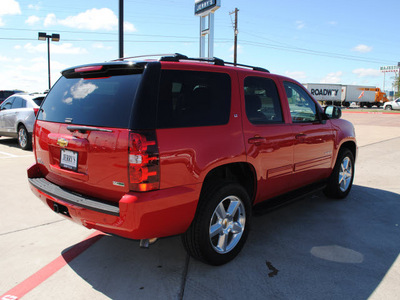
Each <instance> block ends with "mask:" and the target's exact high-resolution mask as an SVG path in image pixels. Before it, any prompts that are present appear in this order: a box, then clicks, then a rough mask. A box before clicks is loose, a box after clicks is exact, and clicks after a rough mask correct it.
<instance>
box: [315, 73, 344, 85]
mask: <svg viewBox="0 0 400 300" xmlns="http://www.w3.org/2000/svg"><path fill="white" fill-rule="evenodd" d="M342 75H343V72H342V71H338V72H332V73H329V74H328V75H326V76H325V77H324V78H322V79H321V80H320V83H341V82H342V78H341V77H342Z"/></svg>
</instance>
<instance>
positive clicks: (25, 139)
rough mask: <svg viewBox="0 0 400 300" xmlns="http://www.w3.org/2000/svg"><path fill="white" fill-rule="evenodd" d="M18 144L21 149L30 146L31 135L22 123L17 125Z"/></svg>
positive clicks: (26, 148)
mask: <svg viewBox="0 0 400 300" xmlns="http://www.w3.org/2000/svg"><path fill="white" fill-rule="evenodd" d="M18 144H19V146H20V147H21V149H22V150H28V149H31V148H32V137H31V135H30V134H29V132H28V131H27V130H26V128H25V126H24V125H20V126H19V127H18Z"/></svg>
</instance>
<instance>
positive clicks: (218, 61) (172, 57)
mask: <svg viewBox="0 0 400 300" xmlns="http://www.w3.org/2000/svg"><path fill="white" fill-rule="evenodd" d="M181 60H186V61H200V62H209V63H214V64H215V65H217V66H225V65H230V66H235V67H243V68H249V69H252V70H254V71H260V72H266V73H269V71H268V70H267V69H264V68H260V67H254V66H249V65H243V64H235V63H232V62H226V61H224V60H222V59H220V58H217V57H213V58H190V57H187V56H186V55H183V54H180V53H175V54H172V55H166V56H162V57H161V59H160V61H175V62H179V61H181Z"/></svg>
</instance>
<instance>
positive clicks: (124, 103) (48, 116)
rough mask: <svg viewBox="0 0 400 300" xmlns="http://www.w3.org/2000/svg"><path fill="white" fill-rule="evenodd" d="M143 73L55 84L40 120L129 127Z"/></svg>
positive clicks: (44, 104)
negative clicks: (134, 100)
mask: <svg viewBox="0 0 400 300" xmlns="http://www.w3.org/2000/svg"><path fill="white" fill-rule="evenodd" d="M141 76H142V75H141V74H131V75H120V76H112V77H108V78H96V79H84V78H70V79H68V78H65V77H61V78H60V80H59V81H58V82H57V83H56V84H55V85H54V87H53V88H52V89H51V91H50V93H49V94H48V95H47V98H46V101H44V103H43V106H42V109H41V110H40V113H39V115H38V120H43V121H50V122H57V123H68V124H80V125H87V126H101V127H116V128H128V127H129V120H130V115H131V109H132V104H133V99H134V97H135V93H136V89H137V86H138V84H139V82H140V79H141Z"/></svg>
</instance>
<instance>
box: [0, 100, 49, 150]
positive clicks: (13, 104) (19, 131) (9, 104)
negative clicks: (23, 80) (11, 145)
mask: <svg viewBox="0 0 400 300" xmlns="http://www.w3.org/2000/svg"><path fill="white" fill-rule="evenodd" d="M45 97H46V95H43V94H14V95H12V96H10V97H8V98H7V99H6V100H4V102H3V103H2V104H1V106H0V136H9V137H14V138H18V143H19V146H20V147H21V148H22V149H24V150H27V149H30V148H31V147H32V131H33V125H34V123H35V118H36V115H37V113H38V111H39V108H40V105H41V103H42V101H43V99H44V98H45Z"/></svg>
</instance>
